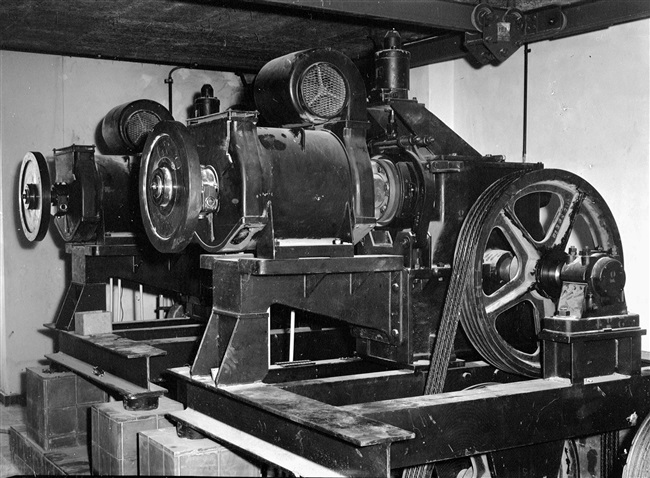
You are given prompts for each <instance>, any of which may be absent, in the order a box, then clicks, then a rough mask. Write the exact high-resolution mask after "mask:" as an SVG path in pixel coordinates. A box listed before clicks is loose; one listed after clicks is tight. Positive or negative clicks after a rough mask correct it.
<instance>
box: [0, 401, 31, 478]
mask: <svg viewBox="0 0 650 478" xmlns="http://www.w3.org/2000/svg"><path fill="white" fill-rule="evenodd" d="M24 421H25V407H22V406H20V405H11V406H8V407H5V406H3V405H1V404H0V478H4V477H7V476H13V475H18V474H20V470H19V469H18V468H16V467H15V466H14V464H13V462H12V461H11V453H10V451H9V427H12V426H16V425H22V424H23V423H24Z"/></svg>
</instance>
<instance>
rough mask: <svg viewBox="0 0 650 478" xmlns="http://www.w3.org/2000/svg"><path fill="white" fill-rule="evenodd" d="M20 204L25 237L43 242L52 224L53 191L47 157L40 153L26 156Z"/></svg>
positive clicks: (20, 189)
mask: <svg viewBox="0 0 650 478" xmlns="http://www.w3.org/2000/svg"><path fill="white" fill-rule="evenodd" d="M19 181H20V182H19V186H18V204H19V208H20V224H21V226H22V228H23V233H24V235H25V237H26V238H27V239H28V240H29V241H30V242H32V241H41V240H43V238H44V237H45V234H46V233H47V229H48V226H49V224H50V207H51V206H52V196H51V194H52V191H51V184H50V173H49V171H48V168H47V162H46V161H45V157H44V156H43V155H42V154H41V153H38V152H30V153H27V154H26V155H25V157H24V158H23V162H22V164H21V166H20V176H19Z"/></svg>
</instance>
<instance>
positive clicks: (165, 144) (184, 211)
mask: <svg viewBox="0 0 650 478" xmlns="http://www.w3.org/2000/svg"><path fill="white" fill-rule="evenodd" d="M139 185H140V186H139V189H140V210H141V213H142V219H143V221H144V223H145V225H146V226H147V227H145V230H146V231H147V235H148V236H149V240H150V241H151V243H152V244H153V245H154V246H155V247H156V248H157V249H158V250H159V251H162V252H180V251H181V250H183V249H184V248H185V246H187V244H189V243H190V241H191V240H192V236H193V235H194V232H195V231H196V227H197V224H198V221H199V213H200V212H201V165H200V163H199V156H198V153H197V151H196V146H195V145H194V141H193V139H192V138H191V136H190V134H189V133H188V131H187V128H186V127H185V126H184V125H183V124H182V123H179V122H175V121H161V122H160V123H158V124H157V125H156V126H155V127H154V129H153V132H152V133H151V134H150V135H149V137H148V139H147V142H146V144H145V146H144V151H143V153H142V163H141V165H140V178H139Z"/></svg>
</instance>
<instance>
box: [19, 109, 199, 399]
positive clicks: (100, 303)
mask: <svg viewBox="0 0 650 478" xmlns="http://www.w3.org/2000/svg"><path fill="white" fill-rule="evenodd" d="M172 119H173V117H172V115H171V114H170V113H169V111H168V110H167V109H166V108H165V107H164V106H162V105H161V104H159V103H157V102H155V101H151V100H137V101H132V102H129V103H125V104H123V105H120V106H117V107H115V108H113V109H112V110H111V111H109V112H108V113H107V114H106V116H105V117H104V118H103V121H102V124H101V141H102V143H103V144H101V143H100V144H101V149H102V150H103V151H104V152H106V153H109V155H100V154H96V147H95V146H94V145H77V144H73V145H71V146H68V147H65V148H60V149H54V151H53V155H52V160H51V161H50V162H48V160H46V158H45V156H44V155H43V154H41V153H39V152H29V153H27V154H26V155H25V157H24V159H23V162H22V165H21V169H20V173H19V191H18V195H19V205H20V210H19V213H20V221H21V226H22V231H23V234H24V236H25V238H26V239H27V240H28V241H41V240H42V239H43V238H44V237H45V235H46V233H47V231H48V229H49V226H50V223H51V222H53V223H54V225H55V230H56V233H57V234H58V235H59V236H60V238H61V239H62V240H63V241H64V244H65V252H66V253H67V255H68V261H69V266H70V270H71V274H70V276H71V281H70V283H69V285H68V289H67V292H66V295H65V298H64V300H63V302H62V305H61V307H60V309H59V311H58V312H57V315H56V317H55V319H54V321H53V323H51V324H46V325H47V326H48V327H50V328H51V329H53V330H54V331H55V333H56V335H57V342H58V350H59V352H61V353H65V354H69V355H70V356H72V357H76V358H78V359H82V360H88V361H91V362H92V361H96V360H99V359H98V358H97V357H98V356H99V357H104V358H103V359H101V360H103V361H105V362H106V364H104V365H103V366H104V367H105V368H106V370H110V371H113V370H116V369H120V370H123V371H124V370H128V373H127V377H128V378H129V379H130V380H131V381H135V382H136V383H138V384H139V386H141V387H145V388H148V387H149V383H150V382H151V381H154V382H156V383H161V382H162V381H163V378H162V376H161V374H162V372H163V371H164V370H166V369H167V368H168V367H170V366H174V365H182V364H184V363H187V362H189V361H191V359H192V357H193V354H194V352H195V350H196V347H197V345H196V342H197V341H198V338H199V337H200V335H201V333H202V331H203V328H204V326H205V324H204V322H205V319H203V318H202V317H203V316H204V315H205V313H204V311H203V309H202V307H204V305H203V304H202V302H205V296H207V297H208V300H209V285H208V284H207V283H206V282H205V281H204V278H205V277H204V276H205V275H204V274H201V271H200V269H199V266H198V255H196V254H194V255H192V253H191V252H188V253H186V254H183V255H178V256H176V257H173V258H170V257H168V256H165V255H163V254H161V253H158V252H157V251H155V250H154V249H152V248H151V247H150V246H149V245H148V243H147V241H146V238H145V237H146V236H145V233H144V231H143V228H142V220H141V217H140V211H139V202H138V186H137V181H138V174H139V168H140V154H141V152H142V148H143V146H144V143H145V140H146V138H147V135H148V134H149V133H150V132H151V131H152V129H153V127H154V126H155V125H156V124H157V123H159V122H160V121H169V120H172ZM50 168H51V170H52V174H50ZM127 290H128V291H130V292H131V293H132V294H134V296H135V297H136V299H137V302H138V306H134V307H133V310H132V313H131V314H130V315H131V316H132V317H135V318H136V319H137V321H136V322H134V321H133V320H129V319H131V318H132V317H129V318H127V319H126V320H125V319H124V316H125V312H124V310H123V309H124V308H126V307H125V306H124V305H123V302H122V300H123V295H124V293H125V291H127ZM163 294H164V295H163ZM148 296H149V297H151V301H150V302H151V306H152V307H151V309H152V310H151V311H148V310H147V312H145V307H144V303H145V300H146V298H147V297H148ZM202 297H203V299H202ZM154 307H155V309H156V310H153V309H154ZM105 309H108V310H109V311H112V318H113V322H114V323H113V327H112V328H113V332H114V335H113V337H112V338H111V340H109V341H107V340H103V341H102V343H101V345H98V344H96V343H94V339H93V338H80V336H78V335H76V334H75V333H74V331H75V315H76V314H77V313H83V312H93V311H101V310H105ZM158 318H166V319H167V320H163V321H161V320H155V319H158ZM179 328H182V331H179V330H178V329H179ZM84 344H85V345H84ZM88 347H90V349H88ZM133 349H135V350H138V351H139V352H138V353H137V354H136V357H133V359H131V360H127V359H126V358H125V357H127V356H129V351H131V352H130V355H133ZM116 350H118V351H120V354H118V355H120V357H122V360H116V359H115V351H116ZM136 362H139V363H137V364H136ZM123 373H124V372H123Z"/></svg>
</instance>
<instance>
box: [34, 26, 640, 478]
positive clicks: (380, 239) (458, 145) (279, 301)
mask: <svg viewBox="0 0 650 478" xmlns="http://www.w3.org/2000/svg"><path fill="white" fill-rule="evenodd" d="M375 66H376V75H375V84H374V87H373V88H372V89H371V91H370V92H369V93H368V94H367V92H366V88H365V85H364V80H363V78H362V76H361V74H360V73H359V71H358V70H357V68H356V67H355V65H354V64H353V63H352V61H351V60H350V59H348V58H347V57H345V56H344V55H342V54H340V53H338V52H336V51H333V50H330V49H313V50H305V51H301V52H297V53H292V54H289V55H286V56H284V57H281V58H278V59H276V60H273V61H271V62H269V63H268V64H267V65H266V66H264V67H263V68H262V70H261V71H260V72H259V73H258V74H257V77H256V79H255V83H254V95H255V102H256V109H255V110H250V111H242V110H228V111H224V112H218V111H215V110H214V109H213V108H207V109H202V110H201V109H200V112H201V114H200V115H199V116H197V117H195V118H192V119H190V120H188V122H187V124H182V123H179V122H175V121H173V120H171V119H169V118H167V119H162V120H161V121H159V122H157V123H156V124H155V126H153V128H152V130H151V132H150V133H148V135H147V137H146V143H145V144H144V146H143V150H142V155H141V159H140V164H139V177H138V186H137V192H138V198H139V210H140V213H141V216H142V227H143V229H144V233H145V234H146V238H147V239H148V243H150V245H151V246H153V248H155V249H156V250H157V254H161V255H163V256H164V257H167V258H169V260H170V261H174V260H176V258H178V257H183V258H191V259H192V260H195V261H196V264H197V265H200V268H201V269H202V270H203V271H204V272H207V273H208V274H209V281H210V290H211V294H212V304H211V312H210V317H209V320H208V321H207V325H206V327H205V331H204V332H203V335H202V339H201V341H200V345H199V346H198V350H197V353H196V355H195V357H194V358H193V360H192V362H191V365H188V366H183V367H172V368H170V369H169V370H168V371H167V373H168V375H169V376H170V377H173V380H174V381H175V382H176V383H177V386H178V389H179V390H180V391H179V392H178V396H179V397H182V399H183V401H184V403H185V404H186V405H187V407H188V408H189V409H191V412H192V413H193V412H194V411H196V412H200V413H201V414H204V415H207V416H208V417H211V419H213V420H217V421H219V422H222V423H225V424H227V425H228V426H231V427H234V428H236V429H238V430H240V431H241V432H242V433H246V434H250V435H252V436H255V437H256V438H260V439H262V440H265V441H267V442H272V443H273V444H275V445H277V446H279V447H281V448H282V449H285V450H288V451H289V452H291V453H294V454H296V455H299V456H300V457H302V458H304V459H306V460H308V461H309V462H314V463H316V464H318V465H321V466H324V467H326V468H329V469H331V470H334V471H336V472H338V473H340V474H342V475H345V476H357V475H358V476H389V475H391V474H395V473H398V472H400V470H403V473H404V474H405V476H431V475H432V473H436V474H437V475H436V476H438V477H440V478H447V477H456V476H476V477H488V476H495V477H497V476H504V477H510V476H563V477H565V476H616V475H617V474H618V473H620V472H621V470H622V467H623V464H624V462H625V457H624V456H623V455H622V450H623V449H625V448H629V440H631V434H630V433H627V434H626V433H625V430H629V429H631V428H632V427H635V426H637V425H638V423H637V422H640V420H641V419H642V418H643V417H645V416H646V415H647V414H648V411H650V410H649V409H650V405H649V404H648V403H646V400H645V397H646V396H647V394H648V393H650V377H649V376H648V372H647V371H645V369H643V368H642V363H641V336H642V335H643V334H645V331H644V330H642V329H641V328H640V327H639V317H638V315H635V314H631V313H629V312H628V310H627V306H626V302H625V297H624V286H625V270H624V260H623V250H622V245H621V239H620V237H619V233H618V229H617V227H616V223H615V220H614V218H613V217H612V214H611V212H610V210H609V208H608V206H607V205H606V203H605V201H604V200H603V198H602V197H601V196H600V195H599V194H598V192H597V191H596V190H595V189H594V188H593V187H592V186H591V185H589V184H588V183H587V182H586V181H585V180H583V179H582V178H580V177H578V176H576V175H574V174H572V173H569V172H567V171H562V170H549V169H544V167H543V165H542V164H526V163H509V162H506V161H505V160H504V158H503V157H501V156H496V155H483V154H480V153H479V152H477V151H476V150H475V149H474V148H472V147H471V146H470V145H469V144H468V143H466V142H465V141H464V140H463V139H462V138H460V137H459V136H458V135H457V134H456V133H454V132H453V131H452V130H451V129H450V128H448V127H447V126H446V125H445V124H444V123H443V122H442V121H440V120H439V119H438V118H437V117H436V116H435V115H434V114H432V113H431V112H430V111H428V110H427V109H426V108H425V107H424V105H422V104H420V103H418V102H417V101H416V100H414V99H409V98H408V88H409V56H408V52H406V51H404V50H403V49H402V48H401V45H400V39H399V35H398V34H397V33H396V32H394V31H392V32H389V33H388V34H387V36H386V38H385V43H384V48H383V49H382V50H380V51H378V52H377V54H376V57H375ZM23 170H24V172H22V173H21V174H23V175H24V177H25V178H31V177H36V176H37V173H36V172H35V171H37V170H38V171H41V170H42V161H39V160H38V158H36V159H34V156H30V157H28V158H26V163H25V166H24V168H23ZM33 171H34V172H33ZM39 174H41V177H43V176H44V175H43V173H42V172H41V173H39ZM21 177H22V176H21ZM23 182H24V183H26V184H27V185H28V186H27V187H26V188H25V193H24V195H23V198H24V204H25V206H24V208H23V209H24V210H26V211H28V212H27V213H25V216H26V218H27V219H26V220H25V223H26V226H25V227H28V225H29V224H30V221H31V219H29V216H27V215H28V214H31V211H34V210H36V211H39V210H43V209H44V207H43V206H39V204H41V203H40V202H39V201H43V199H42V198H44V197H46V190H48V189H49V186H48V185H46V184H45V183H44V182H43V181H41V182H40V184H41V185H40V186H37V187H35V188H34V187H32V184H38V181H36V182H34V183H32V182H30V180H29V179H25V180H24V181H23ZM33 204H36V207H32V205H33ZM57 204H59V203H58V202H57ZM59 209H60V206H59ZM35 214H36V213H35ZM30 230H34V229H33V228H32V229H30ZM141 237H144V234H143V235H142V236H141ZM197 249H198V250H200V251H201V253H197V254H189V253H188V252H187V251H190V250H195V251H196V250H197ZM459 324H460V326H459ZM54 360H56V357H55V358H54ZM64 365H65V364H64ZM112 373H116V374H118V373H119V370H116V369H114V370H113V371H112ZM137 398H138V397H135V399H134V400H132V401H131V402H130V405H131V406H138V404H137ZM146 399H147V400H148V399H149V397H146ZM144 406H155V402H151V401H146V403H145V404H144ZM189 412H190V411H188V412H187V413H185V412H183V413H177V414H172V416H171V419H172V420H174V421H176V422H177V423H178V430H179V433H181V434H185V435H192V433H193V432H192V430H193V431H194V432H199V433H201V434H203V435H208V436H212V435H211V433H212V432H211V429H210V427H209V426H208V424H206V423H207V422H206V421H205V420H204V419H196V418H195V415H193V414H192V413H189ZM242 451H243V452H244V453H248V454H250V455H251V456H253V457H255V458H256V459H258V460H262V461H264V460H267V461H268V458H263V457H261V456H259V455H257V454H256V453H255V450H242ZM594 453H595V455H596V457H597V459H596V463H595V464H594V461H593V459H594ZM588 457H589V458H588ZM637 461H638V460H637ZM268 463H269V464H270V465H276V466H277V465H278V464H277V463H273V462H272V461H268ZM587 473H589V474H587ZM593 473H598V474H599V475H594V474H593ZM631 476H632V475H631Z"/></svg>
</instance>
